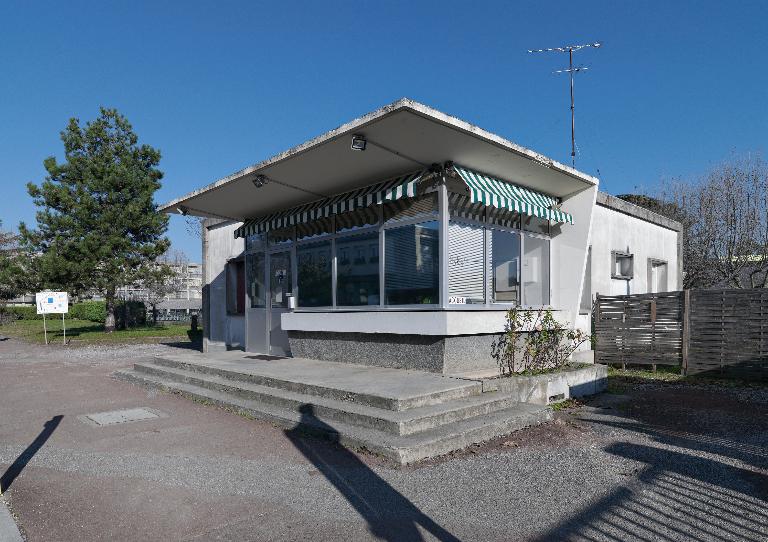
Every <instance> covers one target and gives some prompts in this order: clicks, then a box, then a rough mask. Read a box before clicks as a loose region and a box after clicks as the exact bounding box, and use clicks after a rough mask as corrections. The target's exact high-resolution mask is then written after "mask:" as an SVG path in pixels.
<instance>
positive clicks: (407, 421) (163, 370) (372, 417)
mask: <svg viewBox="0 0 768 542" xmlns="http://www.w3.org/2000/svg"><path fill="white" fill-rule="evenodd" d="M134 370H136V371H137V372H140V373H144V374H148V375H152V376H155V377H159V378H162V379H168V380H174V381H177V382H182V383H188V384H192V385H195V386H199V387H205V388H208V389H214V391H218V392H221V393H231V394H234V395H235V396H237V397H241V398H243V399H249V400H255V401H262V400H263V401H265V402H267V403H269V404H273V405H275V406H277V407H282V408H293V407H295V406H298V405H301V404H305V403H312V404H314V405H315V406H316V407H318V408H319V409H322V410H323V415H324V417H328V418H331V419H333V420H336V421H341V422H344V421H346V422H348V423H352V424H354V425H360V426H364V427H369V428H371V429H378V430H382V431H387V432H389V433H392V434H395V435H409V434H413V433H417V432H421V431H425V430H428V429H432V428H434V427H439V426H441V425H446V424H449V423H455V422H458V421H463V420H466V419H469V418H473V417H476V416H484V415H487V414H490V413H493V412H496V411H498V410H502V409H505V408H509V407H511V406H514V405H515V404H517V400H516V399H515V398H514V396H513V395H512V394H508V393H503V392H496V393H485V394H482V395H473V396H467V397H462V398H459V399H455V400H453V401H450V402H446V403H440V404H437V405H428V406H423V407H416V408H412V409H408V410H401V411H392V410H387V409H381V408H377V407H372V406H368V405H364V404H360V403H354V402H349V401H340V400H337V399H333V398H327V397H318V396H313V395H307V394H302V393H297V392H292V391H289V390H284V389H282V388H272V387H269V386H262V385H259V384H251V383H248V382H241V381H233V380H229V379H226V378H222V377H219V376H216V375H210V374H205V373H200V372H196V371H187V370H183V369H176V368H170V367H165V366H162V365H160V366H158V365H154V364H151V363H137V364H135V366H134Z"/></svg>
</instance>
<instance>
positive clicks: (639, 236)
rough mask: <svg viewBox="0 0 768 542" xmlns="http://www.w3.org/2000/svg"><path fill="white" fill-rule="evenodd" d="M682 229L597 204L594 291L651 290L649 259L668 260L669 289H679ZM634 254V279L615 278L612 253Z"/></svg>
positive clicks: (594, 222)
mask: <svg viewBox="0 0 768 542" xmlns="http://www.w3.org/2000/svg"><path fill="white" fill-rule="evenodd" d="M678 235H679V234H678V232H677V231H674V230H671V229H668V228H666V227H663V226H659V225H657V224H653V223H651V222H648V221H645V220H642V219H640V218H636V217H633V216H630V215H628V214H625V213H622V212H619V211H616V210H614V209H611V208H608V207H604V206H602V205H596V206H595V209H594V212H593V214H592V237H591V241H590V245H591V246H592V262H591V281H592V282H591V291H592V296H593V299H594V296H595V294H598V293H600V294H604V295H622V294H644V293H648V291H649V285H648V265H649V260H650V259H654V260H662V261H665V262H667V288H666V290H667V291H673V290H679V289H680V288H681V287H682V285H681V284H678V275H679V273H678ZM612 251H619V252H627V253H629V254H632V255H633V256H634V276H633V278H632V279H631V280H629V281H627V280H623V279H614V278H611V252H612Z"/></svg>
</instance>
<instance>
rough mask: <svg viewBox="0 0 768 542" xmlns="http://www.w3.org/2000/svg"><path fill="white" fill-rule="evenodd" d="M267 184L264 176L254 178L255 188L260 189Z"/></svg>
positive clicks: (267, 180) (267, 181)
mask: <svg viewBox="0 0 768 542" xmlns="http://www.w3.org/2000/svg"><path fill="white" fill-rule="evenodd" d="M268 183H269V179H268V178H267V176H266V175H256V177H255V178H254V179H253V186H255V187H256V188H261V187H262V186H264V185H265V184H268Z"/></svg>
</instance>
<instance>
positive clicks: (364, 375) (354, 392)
mask: <svg viewBox="0 0 768 542" xmlns="http://www.w3.org/2000/svg"><path fill="white" fill-rule="evenodd" d="M116 376H117V377H118V378H121V379H125V380H130V381H132V382H135V383H138V384H141V385H144V386H149V387H154V388H160V389H164V390H167V391H171V392H175V393H179V394H182V395H184V396H187V397H190V398H192V399H195V400H199V401H204V402H210V403H213V404H217V405H220V406H223V407H226V408H230V409H233V410H235V411H237V412H239V413H241V414H245V415H248V416H253V417H257V418H261V419H267V420H269V421H272V422H273V423H276V424H277V425H280V426H282V427H286V428H291V429H292V428H295V427H299V428H301V429H302V430H304V431H306V432H309V433H314V434H318V435H322V436H324V437H326V438H330V439H332V440H336V441H338V442H340V443H341V444H344V445H347V446H351V447H354V448H365V449H367V450H370V451H372V452H374V453H377V454H379V455H382V456H384V457H387V458H389V459H392V460H393V461H395V462H397V463H400V464H405V463H411V462H414V461H418V460H421V459H426V458H430V457H435V456H438V455H442V454H445V453H449V452H451V451H454V450H458V449H462V448H465V447H467V446H469V445H471V444H474V443H478V442H482V441H485V440H489V439H492V438H495V437H498V436H502V435H505V434H508V433H510V432H512V431H515V430H518V429H521V428H524V427H527V426H531V425H536V424H539V423H542V422H544V421H547V420H549V419H550V417H551V412H550V411H549V410H548V409H547V408H545V407H543V406H540V405H531V404H526V403H521V402H520V401H519V400H518V398H517V396H516V395H515V394H513V393H509V392H506V391H499V390H497V391H494V392H490V393H483V385H482V383H481V382H477V381H472V380H465V379H462V378H453V377H447V376H442V375H437V374H434V373H424V372H419V371H405V370H400V369H387V368H380V367H365V366H359V365H351V364H346V363H334V362H325V361H317V360H307V359H300V358H277V359H276V358H272V357H269V356H255V355H251V354H245V353H243V352H227V353H220V354H215V355H210V354H209V355H202V354H196V353H190V354H180V355H176V356H166V357H163V358H156V359H155V360H153V361H152V362H143V363H136V364H135V365H134V367H133V369H127V370H123V371H118V372H117V373H116Z"/></svg>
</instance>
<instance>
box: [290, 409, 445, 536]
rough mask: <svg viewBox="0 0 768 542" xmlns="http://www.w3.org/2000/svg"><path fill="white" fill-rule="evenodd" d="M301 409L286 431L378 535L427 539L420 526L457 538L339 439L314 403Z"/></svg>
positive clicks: (436, 533)
mask: <svg viewBox="0 0 768 542" xmlns="http://www.w3.org/2000/svg"><path fill="white" fill-rule="evenodd" d="M299 412H301V420H300V422H299V424H298V425H297V426H296V427H295V428H293V429H291V430H288V431H286V435H287V436H288V438H289V439H290V440H291V442H292V443H293V445H294V446H296V448H297V449H298V450H299V451H300V452H301V453H302V454H303V455H304V456H305V457H306V458H307V459H308V460H309V461H310V462H311V463H312V464H313V465H314V466H315V467H316V468H317V470H318V471H320V472H321V473H322V474H323V476H325V478H326V479H327V480H328V481H329V482H330V483H331V484H333V486H334V487H335V488H336V490H337V491H338V492H339V493H341V494H342V495H343V496H344V498H345V499H347V501H348V502H349V503H350V504H351V505H352V506H353V507H354V508H355V510H356V511H357V513H358V514H360V515H361V516H362V517H363V519H365V521H366V522H367V523H368V528H369V530H370V532H371V533H372V534H373V535H374V536H376V537H378V538H381V539H383V540H388V541H392V542H395V541H397V542H409V541H423V540H424V538H423V537H422V535H421V532H420V531H419V527H421V528H422V529H424V530H425V531H427V532H428V533H430V534H431V535H432V536H434V537H435V538H436V539H437V540H440V541H442V542H454V541H455V542H457V541H458V540H459V539H458V538H457V537H456V536H454V535H452V534H451V533H450V532H448V531H447V530H446V529H444V528H443V527H441V526H440V525H438V524H437V523H436V522H435V521H434V520H432V519H431V518H430V517H429V516H427V515H426V514H424V512H422V511H421V510H420V509H419V508H418V507H417V506H416V505H414V504H413V503H412V502H411V501H409V500H408V499H407V498H406V497H405V496H404V495H403V494H402V493H400V492H399V491H397V490H396V489H395V488H394V487H392V486H391V485H390V484H389V483H388V482H387V481H386V480H384V479H383V478H381V477H380V476H379V475H378V474H376V473H375V472H374V471H373V470H372V469H371V468H370V467H368V466H367V465H366V464H365V463H363V462H362V461H361V460H360V459H359V458H358V457H357V456H356V455H355V454H354V453H352V452H351V451H350V450H348V449H347V448H345V447H344V446H343V445H341V444H340V435H339V433H338V431H336V430H335V429H334V428H333V427H332V426H330V425H328V424H326V423H325V422H323V421H321V420H319V419H318V418H317V416H315V412H314V407H313V406H312V405H310V404H305V405H302V406H301V407H300V409H299ZM307 433H312V434H318V435H322V437H323V438H324V439H326V440H330V441H331V442H332V443H334V444H336V446H329V445H327V444H326V443H324V442H322V441H320V440H316V439H312V438H307Z"/></svg>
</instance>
